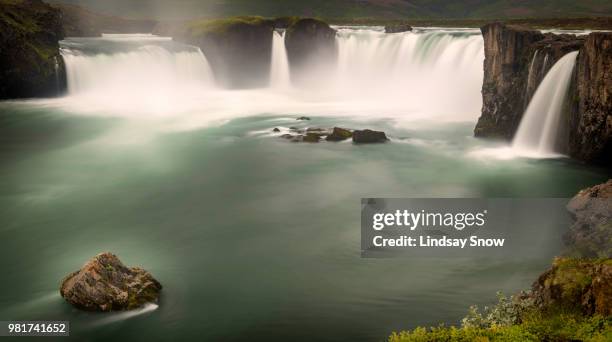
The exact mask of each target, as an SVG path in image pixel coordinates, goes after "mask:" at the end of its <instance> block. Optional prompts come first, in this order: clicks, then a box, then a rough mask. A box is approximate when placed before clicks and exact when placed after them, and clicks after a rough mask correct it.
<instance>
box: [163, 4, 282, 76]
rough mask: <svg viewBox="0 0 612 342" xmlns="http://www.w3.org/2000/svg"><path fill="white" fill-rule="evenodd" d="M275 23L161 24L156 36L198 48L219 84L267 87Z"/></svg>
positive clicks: (233, 19) (204, 21)
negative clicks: (168, 37)
mask: <svg viewBox="0 0 612 342" xmlns="http://www.w3.org/2000/svg"><path fill="white" fill-rule="evenodd" d="M273 31H274V21H273V20H270V19H265V18H262V17H246V16H243V17H231V18H225V19H202V20H194V21H189V22H181V23H162V24H160V25H158V27H156V29H155V31H154V32H155V33H157V34H161V35H167V36H171V37H173V38H174V39H175V40H178V41H181V42H184V43H187V44H191V45H195V46H198V47H199V48H200V49H201V50H202V52H203V53H204V54H205V55H206V58H207V59H208V62H209V63H210V64H211V67H212V70H213V72H214V74H215V78H216V80H217V82H218V83H219V84H221V85H223V86H226V87H229V88H253V87H262V86H267V85H268V83H269V77H270V61H271V58H272V33H273Z"/></svg>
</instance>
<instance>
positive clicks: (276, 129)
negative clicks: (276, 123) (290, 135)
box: [272, 127, 280, 133]
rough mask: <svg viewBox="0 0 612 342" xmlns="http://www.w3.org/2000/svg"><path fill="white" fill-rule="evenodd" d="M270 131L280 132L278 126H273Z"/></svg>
mask: <svg viewBox="0 0 612 342" xmlns="http://www.w3.org/2000/svg"><path fill="white" fill-rule="evenodd" d="M272 132H275V133H278V132H280V129H279V128H278V127H275V128H274V129H273V130H272Z"/></svg>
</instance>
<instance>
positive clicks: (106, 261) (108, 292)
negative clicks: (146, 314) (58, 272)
mask: <svg viewBox="0 0 612 342" xmlns="http://www.w3.org/2000/svg"><path fill="white" fill-rule="evenodd" d="M161 289H162V285H161V284H160V283H159V282H158V281H157V280H155V278H153V276H152V275H151V274H150V273H149V272H147V271H145V270H144V269H142V268H139V267H126V266H125V265H123V263H122V262H121V261H120V260H119V258H117V256H115V255H114V254H111V253H108V252H107V253H102V254H98V255H97V256H95V257H94V258H93V259H91V260H89V261H88V262H87V263H86V264H85V265H83V267H82V268H81V269H80V270H79V271H76V272H74V273H72V274H70V275H68V276H67V277H66V278H65V279H64V280H63V281H62V285H61V287H60V294H61V295H62V297H64V299H66V300H67V301H68V302H69V303H70V304H72V305H74V306H75V307H77V308H79V309H83V310H89V311H114V310H131V309H136V308H139V307H141V306H142V305H144V304H146V303H152V302H157V300H158V298H159V293H160V291H161Z"/></svg>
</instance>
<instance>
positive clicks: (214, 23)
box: [188, 16, 272, 37]
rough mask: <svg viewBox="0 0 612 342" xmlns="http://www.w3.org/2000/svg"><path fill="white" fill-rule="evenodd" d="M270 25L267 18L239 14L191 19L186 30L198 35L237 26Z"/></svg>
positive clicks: (218, 31)
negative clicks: (228, 16)
mask: <svg viewBox="0 0 612 342" xmlns="http://www.w3.org/2000/svg"><path fill="white" fill-rule="evenodd" d="M268 24H269V25H270V26H271V25H272V22H271V21H270V20H269V19H266V18H263V17H257V16H241V17H231V18H225V19H206V20H197V21H192V22H190V23H189V25H188V30H189V32H190V33H191V35H192V36H194V37H200V36H203V35H206V34H209V33H225V32H227V31H228V30H230V29H231V28H233V27H237V26H259V25H268Z"/></svg>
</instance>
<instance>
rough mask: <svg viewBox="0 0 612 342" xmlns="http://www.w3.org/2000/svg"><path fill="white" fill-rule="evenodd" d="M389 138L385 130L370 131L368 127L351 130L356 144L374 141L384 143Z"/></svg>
mask: <svg viewBox="0 0 612 342" xmlns="http://www.w3.org/2000/svg"><path fill="white" fill-rule="evenodd" d="M388 140H389V139H388V138H387V135H386V134H385V132H380V131H372V130H369V129H364V130H363V131H354V132H353V142H354V143H357V144H375V143H384V142H387V141H388Z"/></svg>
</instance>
